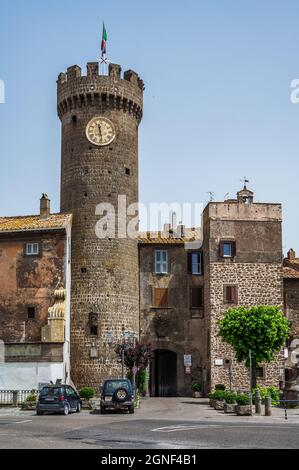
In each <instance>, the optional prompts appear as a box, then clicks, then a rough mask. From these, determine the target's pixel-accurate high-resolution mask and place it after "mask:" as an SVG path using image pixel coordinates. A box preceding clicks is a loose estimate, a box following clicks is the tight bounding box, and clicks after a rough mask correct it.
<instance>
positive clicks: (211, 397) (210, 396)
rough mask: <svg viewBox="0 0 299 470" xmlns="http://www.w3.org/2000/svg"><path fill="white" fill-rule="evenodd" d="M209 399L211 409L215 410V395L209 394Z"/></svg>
mask: <svg viewBox="0 0 299 470" xmlns="http://www.w3.org/2000/svg"><path fill="white" fill-rule="evenodd" d="M208 398H209V400H210V403H209V404H210V407H211V408H214V402H215V399H214V393H212V392H210V393H208Z"/></svg>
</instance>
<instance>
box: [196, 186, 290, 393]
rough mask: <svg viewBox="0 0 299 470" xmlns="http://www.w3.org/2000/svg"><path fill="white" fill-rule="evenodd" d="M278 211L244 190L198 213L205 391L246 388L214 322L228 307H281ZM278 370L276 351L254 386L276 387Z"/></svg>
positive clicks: (244, 377)
mask: <svg viewBox="0 0 299 470" xmlns="http://www.w3.org/2000/svg"><path fill="white" fill-rule="evenodd" d="M281 224H282V208H281V205H280V204H268V203H257V202H255V201H254V194H253V192H252V191H249V190H248V189H247V188H246V187H244V189H243V190H242V191H239V192H238V194H237V199H230V200H228V201H225V202H210V203H209V204H208V205H207V207H206V208H205V210H204V213H203V233H204V245H203V248H204V258H205V261H204V265H205V305H206V309H205V330H206V337H205V338H204V340H205V342H206V359H205V366H206V369H207V370H208V371H209V377H208V382H209V383H208V388H209V389H210V388H211V389H214V387H215V385H216V384H220V383H221V384H225V385H226V387H229V386H230V383H229V381H230V380H231V385H232V387H233V389H240V388H242V389H244V390H248V387H249V378H248V371H247V369H245V366H244V365H243V364H240V363H237V361H236V360H235V355H234V353H233V350H232V349H231V348H230V347H229V346H228V345H227V344H226V343H224V342H222V340H221V339H220V338H219V337H218V330H219V327H218V325H217V322H218V320H220V318H223V316H224V314H225V312H226V311H227V310H228V309H229V308H230V307H231V308H236V307H238V306H245V307H247V308H250V307H253V306H258V305H274V306H278V305H279V306H281V307H282V305H283V277H282V228H281ZM283 367H284V359H283V355H282V354H281V353H280V354H278V355H277V356H276V360H275V361H273V362H271V363H270V364H262V367H261V368H260V370H259V375H258V377H259V379H258V380H259V384H260V385H262V386H267V387H268V386H269V385H276V386H279V382H280V381H281V379H282V377H281V370H283Z"/></svg>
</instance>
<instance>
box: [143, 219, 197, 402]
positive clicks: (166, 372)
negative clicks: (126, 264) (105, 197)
mask: <svg viewBox="0 0 299 470" xmlns="http://www.w3.org/2000/svg"><path fill="white" fill-rule="evenodd" d="M200 237H201V235H200V231H199V230H195V229H193V230H188V233H186V229H185V227H178V228H177V227H173V226H172V227H171V229H170V231H169V230H167V229H166V230H164V232H161V233H145V234H141V236H140V241H139V259H140V319H141V337H142V339H143V341H145V342H148V343H150V344H151V345H152V347H153V349H154V352H155V359H154V360H153V361H152V364H151V374H150V375H151V377H150V379H151V380H150V393H151V396H176V395H181V396H184V395H189V394H190V391H191V383H192V380H194V379H198V380H199V379H201V375H202V361H203V355H204V350H203V344H202V337H203V331H204V322H205V320H204V303H203V300H204V299H203V292H204V272H203V263H202V251H190V250H188V251H186V241H187V239H188V242H189V243H192V242H194V241H199V243H198V244H197V245H198V246H201V239H200ZM187 356H192V367H190V369H188V370H187V372H186V368H185V364H186V360H187Z"/></svg>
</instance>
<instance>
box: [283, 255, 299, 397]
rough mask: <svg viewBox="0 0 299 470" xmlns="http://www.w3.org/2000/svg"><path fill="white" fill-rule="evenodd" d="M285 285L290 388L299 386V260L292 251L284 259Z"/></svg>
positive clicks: (286, 377) (286, 371)
mask: <svg viewBox="0 0 299 470" xmlns="http://www.w3.org/2000/svg"><path fill="white" fill-rule="evenodd" d="M283 285H284V289H283V290H284V310H285V314H286V316H287V318H288V319H289V321H290V324H291V331H290V339H289V344H288V346H289V358H288V361H287V363H286V370H285V381H286V386H287V388H289V387H292V386H293V385H294V384H298V385H299V376H298V366H296V361H295V363H294V354H295V353H296V359H297V360H299V258H296V253H295V252H294V250H292V249H291V250H289V252H288V255H287V258H285V259H284V263H283ZM291 359H292V360H291ZM297 363H298V362H297ZM290 398H295V397H290ZM296 399H297V397H296Z"/></svg>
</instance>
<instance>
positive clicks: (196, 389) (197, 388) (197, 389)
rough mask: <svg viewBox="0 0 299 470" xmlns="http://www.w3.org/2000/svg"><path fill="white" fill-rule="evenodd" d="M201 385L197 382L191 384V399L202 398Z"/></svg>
mask: <svg viewBox="0 0 299 470" xmlns="http://www.w3.org/2000/svg"><path fill="white" fill-rule="evenodd" d="M201 389H202V387H201V384H200V383H198V382H194V383H193V384H192V392H193V397H194V398H202V393H201Z"/></svg>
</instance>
